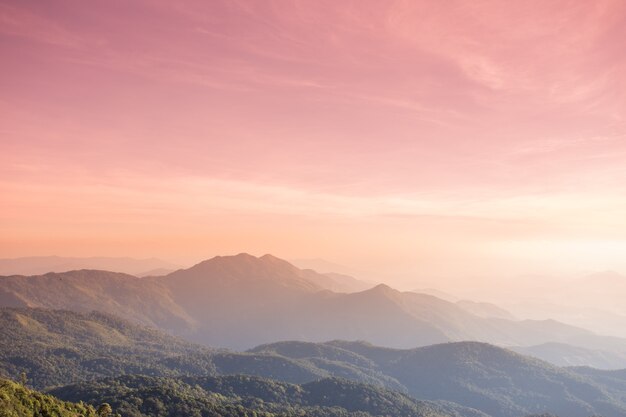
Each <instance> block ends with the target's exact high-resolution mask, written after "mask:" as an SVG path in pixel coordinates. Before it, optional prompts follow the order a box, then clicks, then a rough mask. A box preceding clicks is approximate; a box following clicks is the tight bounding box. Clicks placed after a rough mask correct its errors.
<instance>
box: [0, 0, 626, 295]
mask: <svg viewBox="0 0 626 417" xmlns="http://www.w3.org/2000/svg"><path fill="white" fill-rule="evenodd" d="M624 39H626V2H623V1H620V0H616V1H613V0H606V1H586V0H585V1H582V0H580V1H574V0H570V1H560V0H558V1H546V0H542V1H535V0H529V1H524V2H508V1H471V2H470V1H453V0H451V1H449V2H440V1H417V0H416V1H407V0H398V1H392V0H390V1H384V2H381V1H366V0H358V1H350V0H342V1H324V0H315V1H313V0H308V1H300V0H289V1H278V0H273V1H263V0H258V1H244V0H228V1H226V0H224V1H221V0H212V1H195V0H182V1H178V2H171V1H160V0H156V1H147V0H146V1H142V0H137V1H117V0H108V1H93V2H84V1H78V0H76V1H65V0H59V1H55V2H46V1H29V0H22V1H5V0H0V62H1V65H0V74H1V77H0V257H5V258H6V257H19V256H32V255H52V254H54V255H62V256H95V255H99V256H133V257H151V256H156V257H160V258H164V259H168V260H171V261H175V262H180V263H188V262H193V261H198V260H201V259H206V258H209V257H211V256H214V255H218V254H233V253H239V252H250V253H253V254H256V255H262V254H264V253H272V254H274V255H276V256H280V257H283V258H287V259H307V258H322V259H326V260H328V261H332V262H336V263H338V264H342V265H349V266H350V267H352V268H354V269H356V270H362V271H368V273H369V274H371V275H376V276H381V277H385V278H386V279H388V280H390V281H392V282H395V283H398V285H402V286H405V287H410V286H411V285H413V284H414V283H415V282H418V281H420V282H421V281H424V280H428V279H431V280H434V281H437V280H444V279H447V280H454V279H458V280H462V279H469V278H468V277H478V276H481V277H501V278H502V279H504V278H510V277H515V276H519V275H523V274H550V275H558V276H569V275H575V274H580V273H584V272H586V271H598V270H615V271H618V272H622V273H623V272H626V257H625V256H624V253H625V251H626V216H625V215H624V214H625V213H626V120H625V117H626V48H624V46H623V41H624Z"/></svg>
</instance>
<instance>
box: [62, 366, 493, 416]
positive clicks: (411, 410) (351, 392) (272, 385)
mask: <svg viewBox="0 0 626 417" xmlns="http://www.w3.org/2000/svg"><path fill="white" fill-rule="evenodd" d="M51 393H53V394H54V395H55V396H58V397H59V398H62V399H65V400H70V401H79V400H83V401H87V402H88V403H92V404H93V403H96V404H97V403H100V402H107V403H110V404H111V405H112V406H113V407H114V408H115V409H116V410H117V411H119V412H120V413H121V414H122V415H130V416H138V417H143V416H150V417H161V416H181V417H182V416H187V415H192V414H193V415H202V416H218V415H219V416H244V415H245V416H250V415H268V416H269V415H281V416H285V417H290V416H303V415H306V416H317V417H330V416H333V417H334V416H345V417H369V416H394V417H401V416H414V417H461V416H466V417H487V416H485V414H483V413H480V412H478V411H476V410H471V409H468V408H466V407H461V406H458V405H455V404H439V403H436V402H426V401H418V400H415V399H412V398H410V397H407V396H406V395H403V394H400V393H397V392H393V391H388V390H385V389H382V388H377V387H373V386H368V385H363V384H358V383H354V382H350V381H346V380H340V379H322V380H318V381H314V382H310V383H307V384H302V385H293V384H287V383H281V382H277V381H271V380H267V379H263V378H258V377H250V376H243V375H236V376H228V377H186V378H176V379H174V378H155V377H146V376H125V377H120V378H114V379H104V380H101V381H94V382H86V383H81V384H77V385H72V386H67V387H61V388H57V389H54V390H52V391H51ZM265 413H267V414H265ZM270 413H271V414H270Z"/></svg>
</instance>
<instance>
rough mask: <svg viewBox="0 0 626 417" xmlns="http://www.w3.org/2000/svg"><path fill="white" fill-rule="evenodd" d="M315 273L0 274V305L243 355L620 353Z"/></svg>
mask: <svg viewBox="0 0 626 417" xmlns="http://www.w3.org/2000/svg"><path fill="white" fill-rule="evenodd" d="M325 278H327V277H325V276H324V275H322V274H317V273H316V272H314V271H311V270H301V269H298V268H296V267H294V266H293V265H291V264H289V263H288V262H286V261H283V260H281V259H278V258H276V257H273V256H271V255H265V256H262V257H260V258H256V257H254V256H251V255H247V254H239V255H236V256H225V257H215V258H213V259H210V260H208V261H204V262H202V263H200V264H198V265H195V266H193V267H191V268H189V269H184V270H178V271H176V272H173V273H171V274H168V275H166V276H161V277H146V278H142V279H138V278H135V277H133V276H130V275H124V274H118V273H111V272H105V271H89V270H81V271H72V272H67V273H59V274H46V275H40V276H33V277H24V276H11V277H0V305H4V306H7V305H8V306H30V307H45V308H58V309H70V310H77V311H90V310H92V309H96V310H100V311H105V312H108V313H112V314H116V315H122V316H124V317H127V318H130V319H132V320H135V321H138V322H140V323H144V324H149V325H153V326H157V327H159V328H161V329H164V330H167V331H169V332H170V333H173V334H176V335H180V336H184V337H186V338H188V339H190V340H193V341H196V342H200V343H204V344H208V345H211V346H217V347H228V348H236V349H246V348H249V347H251V346H255V345H258V344H261V343H270V342H272V341H275V340H306V341H315V342H321V341H325V340H332V339H339V338H341V339H355V340H367V341H370V342H372V343H376V344H380V345H386V346H393V347H398V348H409V347H414V346H424V345H428V344H433V343H441V342H446V341H459V340H477V341H485V342H489V343H494V344H500V345H505V346H526V345H538V344H542V343H547V342H558V343H569V344H572V345H577V346H581V347H585V348H589V349H604V350H607V351H613V352H626V340H624V339H619V338H607V337H600V336H597V335H594V334H593V333H591V332H588V331H585V330H583V329H579V328H576V327H572V326H567V325H564V324H561V323H558V322H555V321H531V320H526V321H516V320H509V319H501V318H484V317H480V316H479V315H476V314H472V313H470V312H468V311H467V310H466V309H464V308H461V307H460V306H459V305H457V304H455V303H451V302H448V301H444V300H442V299H439V298H437V297H434V296H431V295H426V294H416V293H412V292H399V291H396V290H394V289H392V288H390V287H388V286H386V285H378V286H376V287H374V288H371V289H368V290H365V291H361V292H356V293H335V292H332V291H329V290H326V289H324V288H323V285H321V284H323V282H324V279H325Z"/></svg>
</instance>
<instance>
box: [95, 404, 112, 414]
mask: <svg viewBox="0 0 626 417" xmlns="http://www.w3.org/2000/svg"><path fill="white" fill-rule="evenodd" d="M112 412H113V409H112V408H111V406H110V405H109V403H103V404H101V405H100V407H98V411H97V413H98V416H99V417H109V415H110V414H111V413H112Z"/></svg>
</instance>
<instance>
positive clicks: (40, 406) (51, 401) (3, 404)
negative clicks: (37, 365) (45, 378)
mask: <svg viewBox="0 0 626 417" xmlns="http://www.w3.org/2000/svg"><path fill="white" fill-rule="evenodd" d="M98 408H99V407H98ZM0 416H1V417H39V416H50V417H52V416H54V417H99V413H98V412H97V410H96V408H94V407H93V406H91V405H85V404H82V403H79V404H77V403H70V402H68V401H61V400H59V399H57V398H55V397H53V396H52V395H46V394H42V393H40V392H37V391H33V390H30V389H28V388H26V387H24V386H23V385H21V384H18V383H15V382H13V381H10V380H7V379H3V378H0Z"/></svg>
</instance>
